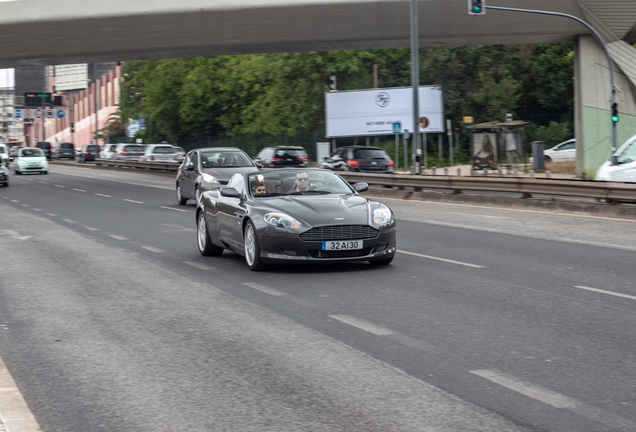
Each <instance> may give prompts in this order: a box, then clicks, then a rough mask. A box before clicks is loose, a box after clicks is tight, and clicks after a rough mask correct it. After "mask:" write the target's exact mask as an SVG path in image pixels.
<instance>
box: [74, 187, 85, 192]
mask: <svg viewBox="0 0 636 432" xmlns="http://www.w3.org/2000/svg"><path fill="white" fill-rule="evenodd" d="M73 190H74V191H77V192H86V191H85V190H84V189H76V188H73Z"/></svg>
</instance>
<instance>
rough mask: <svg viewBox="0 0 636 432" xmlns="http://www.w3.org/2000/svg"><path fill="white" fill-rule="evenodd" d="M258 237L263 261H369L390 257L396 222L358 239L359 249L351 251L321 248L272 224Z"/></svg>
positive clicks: (394, 244)
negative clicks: (374, 234) (370, 235)
mask: <svg viewBox="0 0 636 432" xmlns="http://www.w3.org/2000/svg"><path fill="white" fill-rule="evenodd" d="M258 239H259V245H260V247H261V259H262V260H263V262H266V263H275V262H292V261H295V262H303V263H311V262H314V263H326V262H349V261H372V260H379V259H387V258H390V257H392V256H393V255H395V251H396V229H395V225H393V226H392V227H390V228H386V229H383V230H381V231H380V233H379V235H378V236H377V237H375V238H372V239H363V240H361V241H362V242H363V247H362V249H357V250H350V251H323V250H322V242H321V241H303V240H301V239H300V236H299V235H298V234H293V233H289V232H283V231H282V230H280V229H277V228H274V227H268V228H266V229H265V230H263V231H260V232H259V235H258ZM344 240H345V239H343V241H344ZM348 240H356V239H348Z"/></svg>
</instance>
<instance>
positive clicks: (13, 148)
mask: <svg viewBox="0 0 636 432" xmlns="http://www.w3.org/2000/svg"><path fill="white" fill-rule="evenodd" d="M21 148H22V146H11V148H9V160H10V161H13V160H15V158H16V157H18V152H19V151H20V149H21Z"/></svg>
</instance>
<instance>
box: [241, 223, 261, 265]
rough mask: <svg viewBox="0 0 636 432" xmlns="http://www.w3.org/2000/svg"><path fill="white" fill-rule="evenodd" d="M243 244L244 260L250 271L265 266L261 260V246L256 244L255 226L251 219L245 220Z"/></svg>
mask: <svg viewBox="0 0 636 432" xmlns="http://www.w3.org/2000/svg"><path fill="white" fill-rule="evenodd" d="M243 244H244V247H245V262H247V265H248V266H249V268H250V270H252V271H260V270H263V269H264V268H265V264H264V263H263V261H262V260H261V246H260V245H259V244H258V236H257V235H256V228H255V227H254V223H253V222H252V221H247V225H246V226H245V232H244V233H243Z"/></svg>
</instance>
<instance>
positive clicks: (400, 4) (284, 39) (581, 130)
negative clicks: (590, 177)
mask: <svg viewBox="0 0 636 432" xmlns="http://www.w3.org/2000/svg"><path fill="white" fill-rule="evenodd" d="M488 4H490V5H497V6H508V7H522V8H523V7H531V8H536V9H546V10H553V11H558V12H564V13H569V14H572V15H575V16H578V17H580V18H582V19H584V20H586V21H588V22H590V23H592V24H593V25H594V26H595V27H596V28H597V29H599V31H600V32H601V34H602V35H603V37H604V39H605V40H606V41H607V42H608V43H609V44H610V49H611V53H612V57H613V58H614V60H615V62H616V64H617V65H618V67H619V72H620V74H621V76H620V77H619V79H618V81H617V83H618V85H619V86H620V87H621V89H622V90H623V93H620V94H619V99H618V102H619V104H620V108H621V112H622V113H623V115H622V117H621V124H620V128H619V131H620V135H619V142H621V141H622V140H624V139H625V138H626V137H627V136H631V135H632V134H633V133H636V103H635V98H634V95H636V50H634V49H633V48H632V47H631V46H630V45H629V44H628V43H626V42H633V41H636V2H635V1H634V0H532V1H527V0H525V1H524V0H497V1H495V0H488ZM419 11H420V17H419V18H420V43H421V46H423V47H426V46H429V47H430V46H438V47H439V46H455V45H488V44H530V43H539V42H563V41H573V42H575V43H576V45H575V46H576V54H577V55H576V96H577V102H576V125H577V126H576V128H577V131H576V136H577V138H578V139H579V142H580V144H581V146H580V149H581V150H582V151H579V154H580V157H581V160H580V163H579V165H580V170H581V171H582V170H583V168H584V167H593V166H598V164H599V163H600V162H601V161H602V160H604V159H606V158H607V157H608V156H609V155H608V154H607V153H608V150H607V148H608V145H607V144H608V143H609V130H610V125H609V121H607V119H608V118H609V114H608V113H607V105H608V103H607V100H608V98H609V93H608V91H609V90H608V89H609V85H608V84H607V83H608V82H609V80H608V78H607V64H606V62H605V60H604V58H603V55H602V52H601V51H600V50H599V49H598V48H597V46H596V45H595V43H594V41H593V40H592V39H591V37H590V36H589V33H588V31H587V29H586V28H585V27H584V26H582V25H580V24H578V23H576V22H574V21H571V20H567V19H563V18H556V17H546V16H539V15H527V14H515V13H509V12H495V11H488V12H487V14H486V16H479V17H477V16H469V15H468V13H467V0H421V1H420V7H419ZM408 13H409V1H408V0H376V1H369V0H180V1H179V2H176V1H174V0H126V1H125V0H108V1H104V0H56V1H51V0H16V1H11V2H1V3H0V38H1V40H2V54H1V55H0V67H13V66H30V65H41V64H65V63H82V62H92V61H110V60H129V59H150V58H169V57H186V56H197V55H221V54H245V53H272V52H292V51H316V50H340V49H366V48H394V47H407V46H408V45H409V19H408ZM609 147H611V145H610V146H609Z"/></svg>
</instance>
